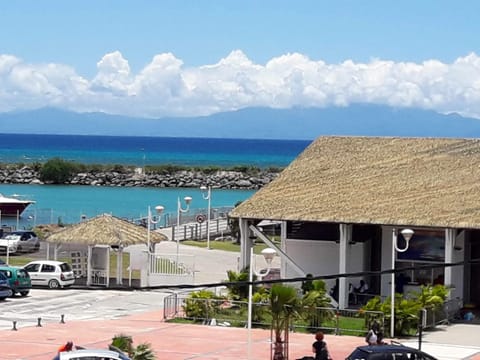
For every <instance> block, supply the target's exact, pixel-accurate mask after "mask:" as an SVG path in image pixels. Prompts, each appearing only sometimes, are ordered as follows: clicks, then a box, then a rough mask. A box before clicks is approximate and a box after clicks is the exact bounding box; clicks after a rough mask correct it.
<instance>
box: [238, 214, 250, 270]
mask: <svg viewBox="0 0 480 360" xmlns="http://www.w3.org/2000/svg"><path fill="white" fill-rule="evenodd" d="M238 222H239V224H238V225H239V228H240V263H239V267H240V269H239V270H241V269H244V268H245V267H247V266H248V265H250V261H251V259H250V248H251V246H252V240H251V239H250V229H249V228H248V221H247V220H245V219H243V218H239V219H238Z"/></svg>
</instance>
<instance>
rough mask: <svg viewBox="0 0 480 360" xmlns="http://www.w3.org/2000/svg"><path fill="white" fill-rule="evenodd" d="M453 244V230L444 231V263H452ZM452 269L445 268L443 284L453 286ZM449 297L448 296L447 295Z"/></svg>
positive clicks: (449, 267)
mask: <svg viewBox="0 0 480 360" xmlns="http://www.w3.org/2000/svg"><path fill="white" fill-rule="evenodd" d="M454 244H455V229H445V263H452V262H453V246H454ZM452 274H453V269H452V267H451V266H447V267H445V277H444V284H445V285H446V286H451V285H453V281H452V280H453V279H452ZM449 296H450V295H449Z"/></svg>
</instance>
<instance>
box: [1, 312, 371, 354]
mask: <svg viewBox="0 0 480 360" xmlns="http://www.w3.org/2000/svg"><path fill="white" fill-rule="evenodd" d="M17 329H18V330H17V331H13V330H3V331H1V332H0V334H1V335H0V349H1V355H0V357H1V359H2V360H22V359H32V360H33V359H34V360H51V359H52V358H53V356H54V355H55V351H56V349H57V348H58V347H59V346H60V345H61V344H62V343H65V342H67V341H68V340H72V341H73V342H74V343H75V344H77V345H81V346H84V347H87V348H105V347H106V346H107V345H108V344H109V343H110V342H111V338H112V337H113V336H114V335H115V334H119V333H123V334H127V335H130V336H132V338H133V341H134V345H138V344H139V343H142V342H148V343H150V344H151V345H152V347H153V349H154V351H155V354H156V356H157V359H159V360H160V359H169V360H180V359H200V360H206V359H212V360H213V359H222V360H233V359H236V360H238V359H248V346H247V345H248V332H247V330H246V329H244V328H230V327H221V326H206V325H187V324H170V323H165V322H164V321H163V311H156V312H149V313H143V314H136V315H132V316H127V317H124V318H121V319H116V320H93V321H92V320H88V321H71V322H70V321H68V319H66V320H65V324H61V323H48V324H45V325H44V326H43V327H35V326H31V327H22V326H21V324H20V325H17ZM313 340H314V339H313V335H311V334H310V335H309V334H297V333H290V351H289V358H290V359H291V360H294V359H297V358H301V357H303V356H305V355H311V345H312V343H313ZM326 341H327V344H328V347H329V349H330V353H331V355H332V357H333V359H335V360H339V359H345V357H346V356H347V355H348V354H350V352H351V351H352V349H354V348H355V347H356V346H358V345H363V343H364V339H363V337H353V336H335V335H327V336H326ZM250 353H251V357H250V359H270V330H259V329H253V330H252V347H251V352H250Z"/></svg>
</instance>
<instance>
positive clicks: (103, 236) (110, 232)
mask: <svg viewBox="0 0 480 360" xmlns="http://www.w3.org/2000/svg"><path fill="white" fill-rule="evenodd" d="M147 236H148V232H147V229H146V228H144V227H142V226H139V225H135V224H132V223H131V222H129V221H126V220H123V219H120V218H118V217H115V216H112V215H109V214H103V215H99V216H96V217H94V218H91V219H89V220H85V221H83V222H81V223H78V224H74V225H70V226H67V227H65V228H62V229H61V230H59V231H56V232H54V233H52V234H50V235H48V236H47V238H46V240H47V241H48V242H52V243H75V244H84V245H123V246H129V245H135V244H146V243H147ZM166 239H167V238H166V237H165V236H164V235H162V234H159V233H157V232H155V231H151V232H150V241H151V242H152V243H154V242H160V241H163V240H166Z"/></svg>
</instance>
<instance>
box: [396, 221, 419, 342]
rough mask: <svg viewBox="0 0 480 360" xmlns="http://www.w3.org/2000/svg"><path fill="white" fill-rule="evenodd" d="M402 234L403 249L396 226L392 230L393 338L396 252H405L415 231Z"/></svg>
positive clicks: (404, 231)
mask: <svg viewBox="0 0 480 360" xmlns="http://www.w3.org/2000/svg"><path fill="white" fill-rule="evenodd" d="M400 234H401V235H402V236H403V238H404V239H405V242H406V245H405V247H404V248H403V249H399V248H398V244H397V241H398V236H397V230H396V229H395V228H394V229H393V230H392V280H391V285H392V286H391V289H390V290H391V295H390V296H391V304H390V306H391V312H390V336H391V337H392V338H393V337H394V336H395V254H396V252H397V251H398V252H405V251H407V250H408V245H409V242H410V239H411V238H412V236H413V234H414V231H413V230H411V229H403V230H402V231H400Z"/></svg>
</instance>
